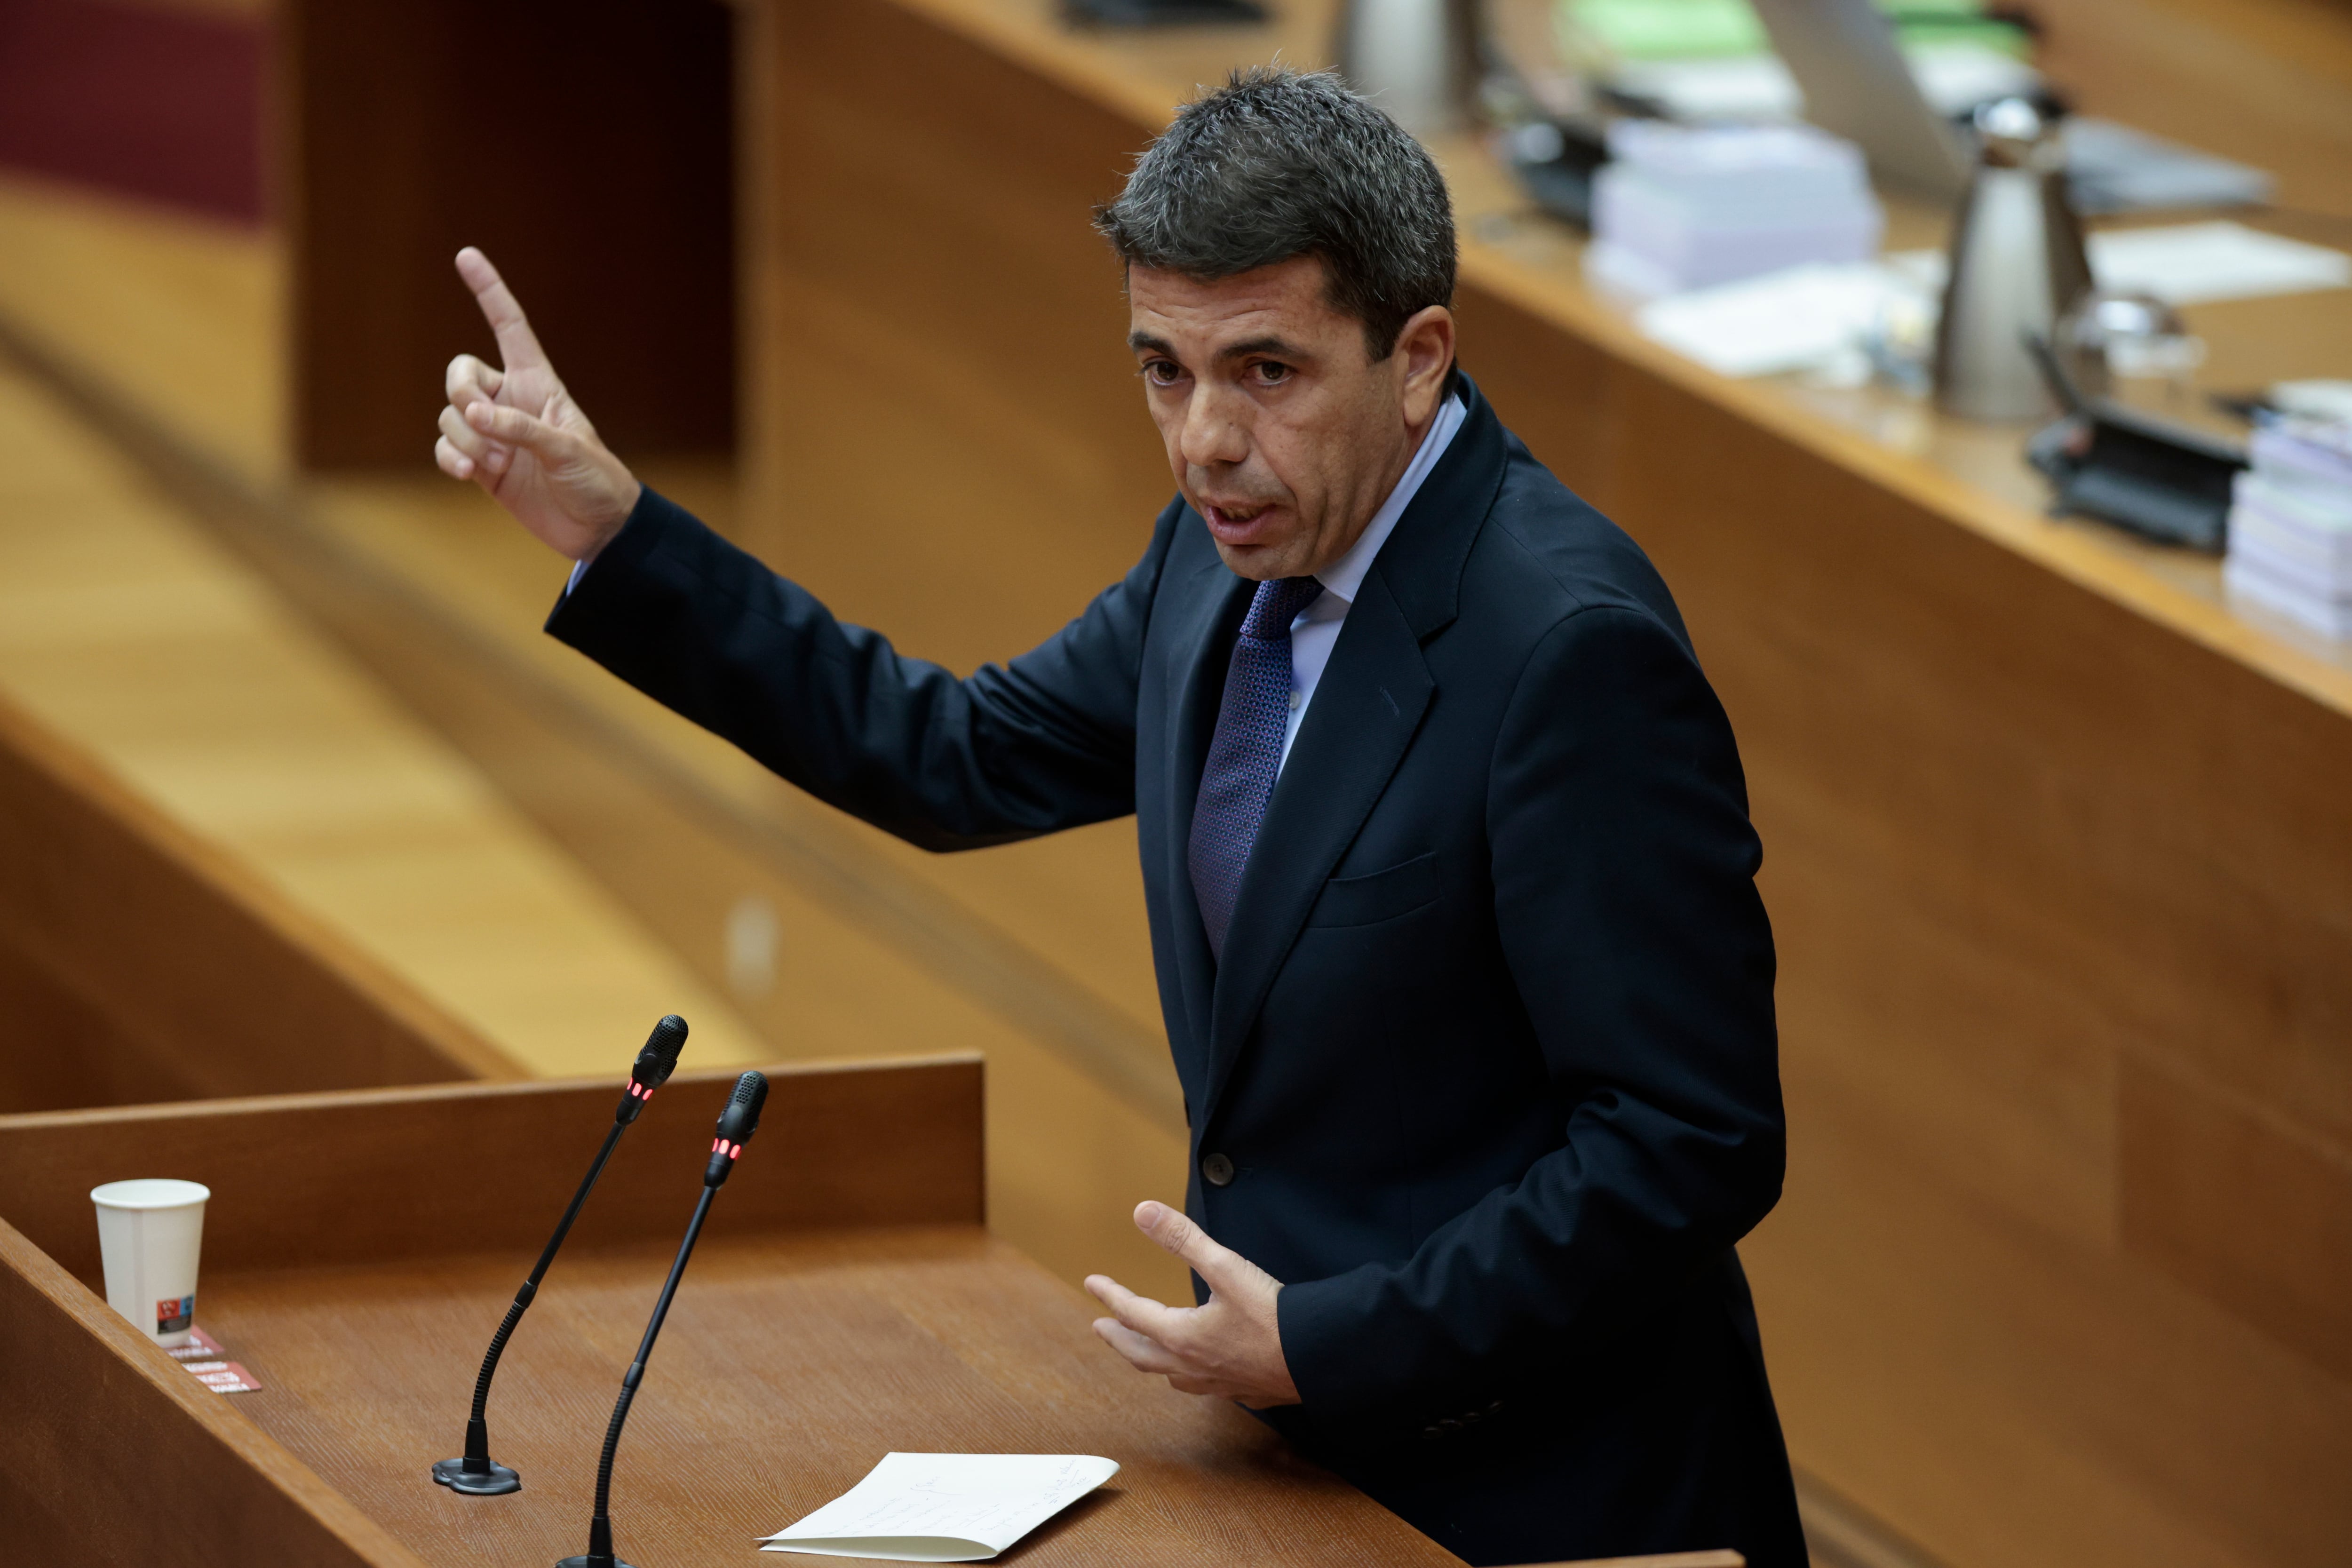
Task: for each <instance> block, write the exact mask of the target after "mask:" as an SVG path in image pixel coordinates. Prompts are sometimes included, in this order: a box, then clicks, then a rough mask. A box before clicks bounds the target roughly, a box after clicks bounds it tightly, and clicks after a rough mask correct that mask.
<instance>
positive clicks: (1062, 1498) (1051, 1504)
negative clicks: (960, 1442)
mask: <svg viewBox="0 0 2352 1568" xmlns="http://www.w3.org/2000/svg"><path fill="white" fill-rule="evenodd" d="M1117 1474H1118V1465H1117V1464H1116V1463H1114V1462H1113V1461H1111V1460H1109V1459H1099V1458H1094V1457H1093V1456H1092V1455H1088V1454H886V1455H884V1456H883V1458H882V1462H881V1463H880V1464H878V1465H877V1466H875V1467H874V1468H873V1469H871V1470H870V1471H868V1472H867V1473H866V1479H864V1480H862V1481H860V1482H858V1483H857V1484H856V1486H854V1487H852V1488H850V1489H849V1490H847V1491H846V1492H844V1493H843V1494H842V1495H841V1496H839V1497H837V1498H835V1499H834V1500H833V1501H831V1502H829V1503H827V1504H825V1505H824V1507H823V1508H821V1509H819V1510H816V1511H815V1512H814V1513H813V1514H810V1515H809V1516H808V1517H807V1518H806V1519H803V1520H802V1521H800V1522H799V1523H797V1524H793V1525H790V1526H787V1527H786V1528H785V1529H782V1530H780V1531H776V1533H775V1534H773V1535H771V1536H768V1537H767V1538H766V1541H767V1544H766V1545H764V1546H762V1547H761V1548H760V1550H761V1551H762V1552H806V1553H808V1554H810V1555H812V1556H817V1557H880V1558H885V1559H887V1560H888V1561H890V1562H893V1563H980V1562H984V1561H985V1560H987V1559H988V1558H991V1557H993V1556H995V1555H996V1554H997V1553H998V1552H1002V1551H1003V1550H1004V1549H1005V1548H1006V1547H1008V1546H1010V1545H1012V1544H1013V1542H1016V1541H1018V1540H1020V1539H1021V1538H1022V1537H1023V1536H1024V1535H1026V1534H1028V1533H1029V1532H1030V1531H1033V1530H1034V1529H1036V1528H1037V1527H1038V1526H1039V1525H1041V1524H1043V1523H1045V1521H1047V1520H1049V1519H1051V1518H1053V1517H1054V1516H1055V1514H1057V1513H1059V1512H1061V1511H1062V1510H1064V1509H1066V1508H1067V1507H1069V1506H1070V1505H1071V1504H1072V1503H1074V1502H1076V1501H1077V1500H1078V1499H1080V1498H1082V1497H1084V1496H1086V1495H1087V1493H1088V1492H1090V1491H1092V1490H1094V1489H1096V1488H1097V1487H1098V1486H1100V1485H1102V1484H1103V1482H1105V1481H1107V1480H1108V1479H1111V1477H1113V1476H1115V1475H1117Z"/></svg>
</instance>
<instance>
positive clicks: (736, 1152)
mask: <svg viewBox="0 0 2352 1568" xmlns="http://www.w3.org/2000/svg"><path fill="white" fill-rule="evenodd" d="M767 1102H768V1080H767V1079H765V1078H764V1077H762V1076H761V1075H760V1074H759V1073H755V1072H747V1073H745V1074H744V1075H743V1076H742V1077H741V1078H739V1079H736V1080H735V1092H734V1094H733V1095H731V1096H730V1097H729V1099H728V1101H727V1109H726V1110H722V1111H720V1112H719V1134H718V1136H717V1137H715V1138H714V1139H712V1140H711V1143H710V1160H709V1163H708V1164H706V1165H705V1166H704V1167H703V1171H702V1196H701V1198H700V1200H699V1201H698V1202H697V1203H696V1204H695V1205H694V1217H693V1218H692V1219H690V1220H688V1221H687V1224H686V1239H685V1240H684V1241H682V1242H680V1243H679V1244H678V1248H677V1261H675V1262H673V1263H672V1264H671V1265H670V1266H669V1278H668V1279H666V1280H664V1281H663V1282H662V1289H661V1299H660V1300H657V1301H656V1302H655V1303H654V1315H653V1318H652V1320H651V1321H648V1322H647V1323H646V1337H645V1338H644V1339H643V1340H641V1341H640V1342H638V1344H637V1359H636V1360H635V1361H633V1362H631V1363H629V1370H628V1371H627V1372H625V1373H623V1374H622V1375H621V1397H620V1398H619V1399H618V1400H616V1401H614V1405H613V1422H612V1425H611V1426H607V1427H605V1428H604V1457H603V1458H600V1459H598V1460H597V1461H596V1513H595V1516H594V1517H593V1518H592V1519H591V1520H589V1521H588V1551H587V1553H586V1554H585V1555H584V1556H580V1557H566V1558H564V1559H562V1561H561V1562H559V1563H556V1565H555V1568H629V1564H627V1563H624V1562H622V1561H621V1560H620V1559H618V1558H616V1557H614V1555H613V1519H612V1501H613V1455H614V1452H615V1451H616V1450H617V1449H618V1448H619V1447H620V1446H621V1424H622V1423H623V1422H625V1421H626V1420H628V1418H629V1402H630V1401H632V1400H634V1399H635V1398H636V1396H637V1384H639V1383H640V1382H642V1381H643V1380H644V1378H645V1375H646V1358H648V1357H649V1356H651V1355H652V1354H653V1353H654V1341H655V1340H656V1338H658V1337H659V1336H660V1334H661V1328H662V1320H663V1319H664V1318H667V1316H669V1303H670V1298H671V1297H673V1296H675V1295H677V1282H678V1280H679V1279H680V1278H681V1277H683V1276H684V1275H685V1273H686V1260H687V1259H688V1258H691V1257H693V1256H694V1243H695V1238H696V1237H699V1236H700V1235H701V1234H702V1222H703V1220H704V1219H705V1218H706V1217H708V1216H709V1213H710V1200H711V1199H713V1198H715V1197H717V1196H718V1195H719V1188H720V1187H722V1186H725V1185H726V1184H727V1177H728V1175H729V1173H730V1172H732V1171H733V1170H734V1169H735V1162H736V1161H737V1160H740V1159H741V1158H742V1157H743V1145H744V1144H746V1143H749V1142H751V1134H752V1133H754V1132H757V1131H759V1130H760V1108H761V1106H763V1105H765V1104H766V1103H767Z"/></svg>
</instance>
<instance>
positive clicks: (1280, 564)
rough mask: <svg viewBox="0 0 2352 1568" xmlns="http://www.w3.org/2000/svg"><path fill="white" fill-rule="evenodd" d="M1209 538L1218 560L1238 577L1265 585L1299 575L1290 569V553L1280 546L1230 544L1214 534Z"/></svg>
mask: <svg viewBox="0 0 2352 1568" xmlns="http://www.w3.org/2000/svg"><path fill="white" fill-rule="evenodd" d="M1209 537H1210V539H1211V541H1212V542H1214V543H1215V545H1216V547H1217V559H1219V560H1220V561H1223V563H1225V567H1226V569H1227V570H1228V571H1230V572H1232V573H1233V574H1234V576H1236V577H1246V578H1248V579H1249V580H1250V581H1251V582H1253V583H1265V582H1269V581H1271V580H1272V579H1274V578H1276V577H1295V576H1297V575H1298V574H1297V573H1296V572H1294V571H1292V570H1291V569H1290V559H1289V552H1287V551H1286V550H1284V549H1283V547H1282V546H1281V545H1279V544H1228V543H1226V542H1224V541H1223V540H1222V539H1218V538H1217V537H1216V535H1215V534H1213V533H1212V534H1211V535H1210V536H1209Z"/></svg>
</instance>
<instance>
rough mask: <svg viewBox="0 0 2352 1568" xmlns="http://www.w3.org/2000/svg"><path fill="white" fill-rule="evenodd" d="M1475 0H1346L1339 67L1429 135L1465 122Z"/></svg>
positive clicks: (1473, 81)
mask: <svg viewBox="0 0 2352 1568" xmlns="http://www.w3.org/2000/svg"><path fill="white" fill-rule="evenodd" d="M1478 5H1479V0H1344V3H1343V4H1342V5H1341V6H1340V8H1339V39H1338V43H1337V46H1336V49H1335V53H1336V54H1337V55H1338V57H1339V74H1340V75H1341V76H1344V77H1346V78H1347V79H1348V85H1349V86H1350V87H1352V88H1354V89H1356V90H1357V91H1358V92H1360V93H1362V94H1363V95H1364V96H1365V97H1366V98H1369V99H1370V100H1372V102H1373V103H1374V104H1376V105H1378V106H1379V107H1380V108H1381V109H1383V110H1387V112H1388V114H1389V116H1390V118H1391V119H1393V120H1394V121H1396V122H1397V123H1398V124H1400V125H1402V126H1403V127H1404V128H1405V129H1406V130H1407V131H1410V132H1412V133H1413V134H1414V135H1415V136H1418V137H1421V138H1422V139H1423V140H1424V141H1426V140H1427V139H1428V138H1430V137H1432V136H1438V135H1443V134H1444V133H1445V132H1449V131H1458V130H1460V129H1461V128H1462V127H1463V126H1464V125H1465V124H1466V123H1468V121H1469V118H1470V104H1471V100H1472V99H1473V97H1474V96H1475V94H1476V92H1477V89H1478V69H1479V68H1478Z"/></svg>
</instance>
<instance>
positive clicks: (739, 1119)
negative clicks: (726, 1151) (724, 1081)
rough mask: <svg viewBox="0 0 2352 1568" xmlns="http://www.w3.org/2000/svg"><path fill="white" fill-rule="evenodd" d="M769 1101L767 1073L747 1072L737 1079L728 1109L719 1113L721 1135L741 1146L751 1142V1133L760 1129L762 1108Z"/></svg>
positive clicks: (728, 1102)
mask: <svg viewBox="0 0 2352 1568" xmlns="http://www.w3.org/2000/svg"><path fill="white" fill-rule="evenodd" d="M767 1103H768V1079H767V1075H766V1074H764V1073H756V1072H747V1073H745V1074H744V1075H743V1076H742V1077H741V1078H739V1079H736V1080H735V1092H734V1093H733V1094H732V1095H730V1096H729V1097H728V1100H727V1109H726V1110H722V1111H720V1112H719V1137H720V1138H722V1139H724V1140H726V1141H727V1142H730V1143H732V1144H736V1145H739V1146H740V1145H741V1144H744V1143H748V1142H751V1134H752V1133H754V1132H757V1131H759V1130H760V1108H761V1107H762V1106H764V1105H766V1104H767Z"/></svg>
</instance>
